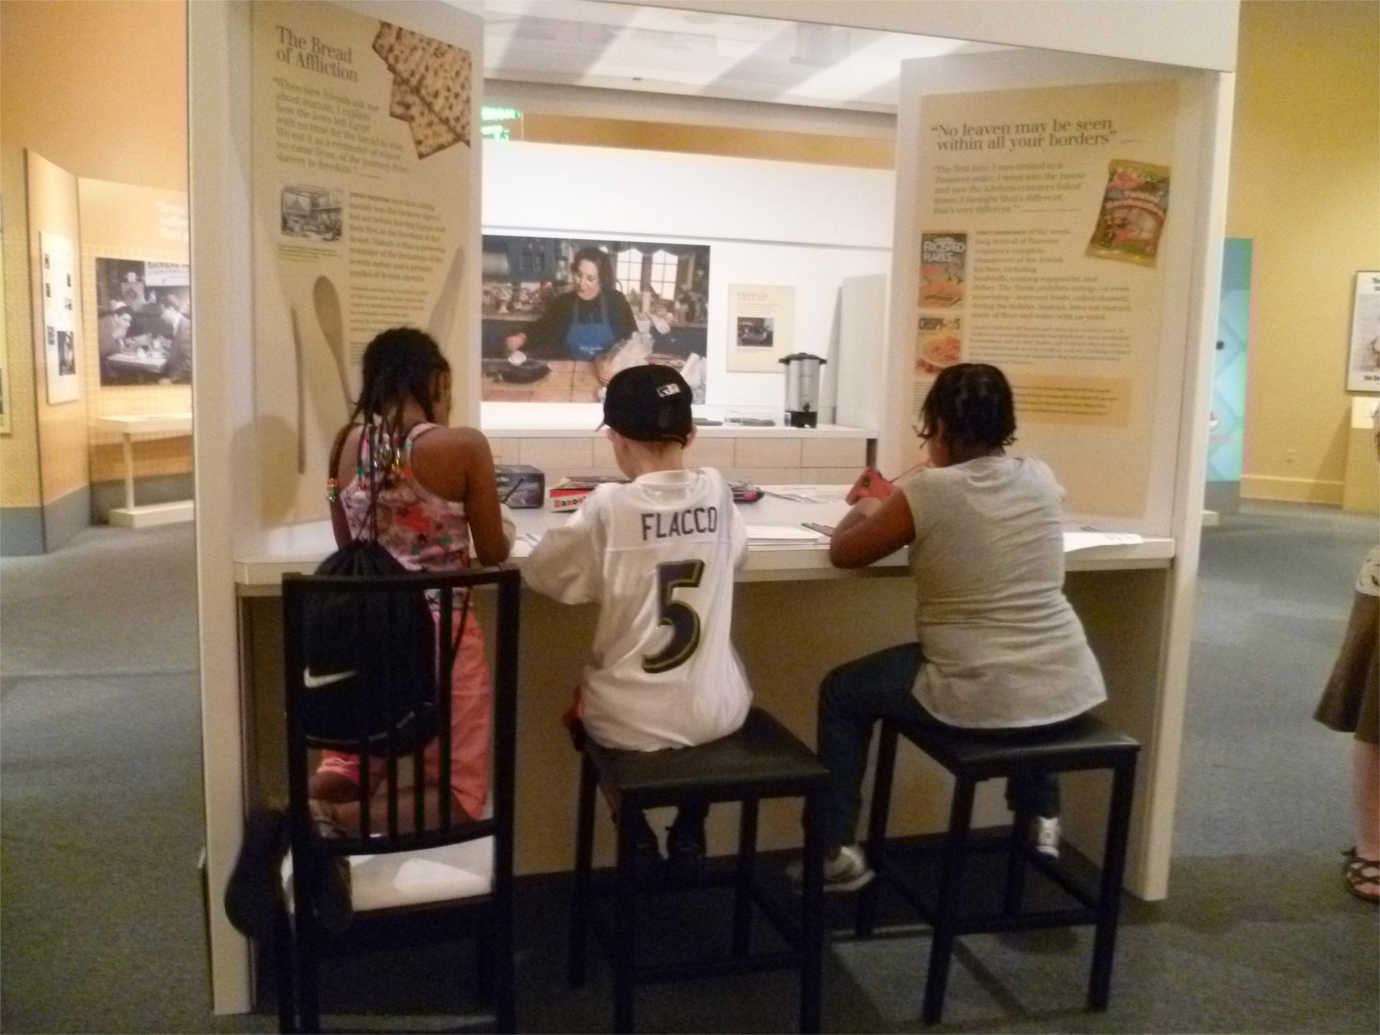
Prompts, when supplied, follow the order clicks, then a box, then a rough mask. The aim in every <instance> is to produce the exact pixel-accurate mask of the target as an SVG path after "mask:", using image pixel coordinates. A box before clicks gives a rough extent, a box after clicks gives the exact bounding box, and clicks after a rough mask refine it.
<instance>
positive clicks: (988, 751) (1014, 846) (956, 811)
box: [857, 716, 1140, 1024]
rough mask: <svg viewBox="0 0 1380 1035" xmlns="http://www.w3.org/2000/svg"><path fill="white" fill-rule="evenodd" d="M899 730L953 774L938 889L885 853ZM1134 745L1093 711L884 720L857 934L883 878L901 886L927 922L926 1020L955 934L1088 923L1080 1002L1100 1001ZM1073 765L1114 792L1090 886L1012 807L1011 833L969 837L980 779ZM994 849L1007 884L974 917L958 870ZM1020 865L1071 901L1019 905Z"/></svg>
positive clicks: (937, 1002) (935, 1014)
mask: <svg viewBox="0 0 1380 1035" xmlns="http://www.w3.org/2000/svg"><path fill="white" fill-rule="evenodd" d="M901 736H904V737H905V738H906V739H907V740H909V741H910V742H911V743H913V744H914V745H915V746H916V747H918V748H920V750H922V751H924V752H925V754H927V755H929V756H930V757H931V758H933V759H934V760H935V761H936V762H938V763H939V764H940V765H942V766H943V767H944V768H945V769H947V770H948V771H949V772H950V773H952V774H953V776H954V781H955V783H954V792H953V799H952V802H951V805H950V810H949V829H948V832H947V833H946V834H945V835H944V846H943V861H942V865H941V872H940V879H939V887H938V888H937V889H935V895H934V896H933V897H930V896H928V895H926V894H924V893H922V891H921V889H919V888H918V887H916V885H915V882H914V881H913V880H912V879H911V878H910V877H909V875H908V874H907V873H906V872H905V871H904V869H903V868H902V867H900V866H899V865H897V863H896V862H895V861H893V860H892V859H890V858H888V856H887V851H886V824H887V813H888V811H889V809H890V807H891V781H892V775H893V772H894V770H895V766H896V744H897V739H898V737H901ZM1139 750H1140V745H1139V744H1137V743H1136V742H1135V741H1134V740H1132V739H1131V738H1130V737H1128V736H1126V735H1125V734H1123V733H1119V732H1117V731H1116V730H1114V729H1111V728H1110V727H1108V726H1106V725H1105V724H1103V723H1102V722H1100V721H1098V720H1097V719H1094V718H1092V717H1091V716H1085V717H1083V718H1081V719H1076V720H1073V721H1071V722H1068V723H1060V724H1058V725H1057V726H1052V727H1048V728H1044V729H1039V728H1037V729H1034V730H1030V731H1027V732H1013V733H1011V734H1001V735H994V734H992V733H990V732H976V733H975V732H973V731H971V730H962V729H957V728H954V727H942V726H935V725H932V724H926V725H923V726H909V725H907V726H902V725H898V724H897V723H895V722H893V721H891V720H889V719H888V720H883V722H882V733H881V742H880V744H879V746H878V749H877V775H876V781H875V783H874V789H873V792H872V814H871V819H870V823H869V832H868V841H867V858H868V862H869V864H870V865H871V866H872V868H873V869H874V870H875V871H876V873H877V880H874V881H873V882H872V884H871V885H869V886H868V887H867V888H865V889H864V890H863V892H862V894H861V895H860V896H859V899H858V913H857V935H858V937H859V938H866V937H869V936H871V935H872V933H873V931H874V929H875V926H876V913H877V896H878V894H879V892H880V888H881V886H882V885H883V884H888V885H890V886H892V887H894V888H895V889H896V890H897V891H899V892H900V893H901V895H902V897H903V898H905V899H906V901H908V902H909V903H910V904H911V905H912V906H913V907H915V909H916V910H917V911H918V912H919V913H920V914H921V916H923V917H924V918H925V920H926V921H927V922H928V923H930V924H931V925H932V927H933V940H932V942H931V946H930V962H929V973H928V974H927V976H926V979H925V1002H924V1021H925V1023H926V1024H933V1023H936V1022H938V1021H939V1020H940V1019H941V1018H942V1016H943V1012H944V992H945V989H946V987H947V985H948V979H949V958H950V956H951V954H952V953H953V947H954V940H955V939H956V938H957V936H958V935H961V934H972V933H976V932H991V931H1021V930H1031V929H1035V928H1047V927H1068V926H1071V925H1075V924H1091V925H1093V926H1094V928H1095V929H1096V935H1095V937H1094V940H1093V960H1092V973H1091V977H1090V978H1089V982H1088V1005H1089V1007H1090V1008H1092V1009H1094V1010H1103V1009H1106V1007H1107V1001H1108V997H1109V995H1110V988H1111V980H1112V954H1113V951H1114V948H1115V944H1116V927H1117V919H1118V916H1119V915H1120V910H1121V884H1122V878H1123V874H1124V871H1125V868H1126V842H1127V837H1128V835H1129V831H1130V823H1131V796H1132V792H1133V790H1134V788H1135V777H1136V754H1137V752H1138V751H1139ZM1080 769H1109V770H1111V772H1112V793H1111V797H1110V804H1109V807H1108V815H1107V832H1106V840H1105V842H1104V847H1103V853H1102V867H1101V873H1100V875H1099V878H1098V881H1097V886H1096V887H1095V888H1089V887H1087V886H1085V885H1084V884H1081V883H1079V882H1078V881H1077V880H1075V879H1074V878H1073V877H1072V876H1071V875H1070V874H1069V873H1068V872H1067V869H1066V867H1063V866H1061V865H1060V864H1059V863H1057V862H1055V861H1054V860H1052V859H1050V858H1048V857H1047V856H1044V855H1041V854H1040V853H1039V852H1037V851H1036V850H1035V848H1034V846H1032V845H1031V843H1030V840H1029V830H1030V822H1031V819H1032V815H1031V814H1030V813H1024V814H1022V813H1017V815H1016V816H1015V818H1014V821H1013V823H1012V827H1011V833H1010V836H1009V837H1007V838H1005V839H1003V840H997V841H982V842H975V841H972V840H970V838H969V836H968V835H969V830H970V827H971V824H972V816H973V794H974V790H975V788H976V785H977V784H978V783H980V782H982V781H983V780H990V779H993V778H997V777H1006V778H1010V777H1013V776H1023V775H1027V774H1032V773H1060V772H1069V771H1073V770H1080ZM985 849H996V850H1005V851H1006V853H1007V869H1006V889H1005V897H1004V902H1003V906H1002V909H1001V911H1000V912H999V913H996V914H994V915H986V916H972V915H968V914H966V913H963V912H961V911H960V909H959V907H960V905H961V903H962V902H963V901H964V896H963V871H964V862H965V857H966V855H967V853H968V852H969V851H971V850H985ZM1027 865H1030V866H1034V867H1035V868H1036V869H1037V870H1039V871H1040V872H1041V873H1042V874H1044V875H1045V876H1047V877H1048V878H1049V879H1050V880H1052V881H1054V882H1055V883H1056V884H1057V885H1058V886H1059V887H1060V888H1062V889H1063V890H1064V891H1065V892H1066V893H1067V894H1068V895H1069V896H1071V897H1072V898H1073V899H1074V900H1075V901H1076V902H1077V903H1078V906H1077V907H1076V908H1069V909H1053V910H1043V911H1039V912H1031V911H1026V910H1024V909H1023V905H1024V897H1025V877H1026V867H1027Z"/></svg>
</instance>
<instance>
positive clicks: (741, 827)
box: [733, 798, 757, 959]
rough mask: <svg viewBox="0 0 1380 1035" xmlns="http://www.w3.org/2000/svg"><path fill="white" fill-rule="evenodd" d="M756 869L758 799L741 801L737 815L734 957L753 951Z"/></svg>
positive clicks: (741, 956) (743, 955)
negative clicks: (753, 883) (753, 880)
mask: <svg viewBox="0 0 1380 1035" xmlns="http://www.w3.org/2000/svg"><path fill="white" fill-rule="evenodd" d="M756 865H757V799H756V798H744V799H743V803H742V806H741V807H740V809H739V812H738V869H737V880H736V882H735V886H734V891H733V955H734V956H736V957H738V958H739V959H742V958H743V957H745V956H747V954H748V953H749V952H751V951H752V877H753V872H754V869H755V867H756Z"/></svg>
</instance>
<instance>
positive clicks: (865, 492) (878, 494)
mask: <svg viewBox="0 0 1380 1035" xmlns="http://www.w3.org/2000/svg"><path fill="white" fill-rule="evenodd" d="M895 491H896V486H895V485H893V484H892V483H891V482H889V481H887V480H886V479H885V478H883V477H882V475H881V472H880V471H878V470H877V469H876V468H875V467H864V468H863V472H862V474H860V475H858V480H857V481H855V482H854V483H853V487H852V488H851V489H849V490H848V495H847V496H845V497H844V500H845V501H846V502H848V503H857V502H858V500H860V499H863V498H864V497H872V498H874V499H877V500H884V499H886V498H887V497H888V496H890V495H891V494H892V493H893V492H895Z"/></svg>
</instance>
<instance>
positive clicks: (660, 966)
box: [633, 952, 800, 985]
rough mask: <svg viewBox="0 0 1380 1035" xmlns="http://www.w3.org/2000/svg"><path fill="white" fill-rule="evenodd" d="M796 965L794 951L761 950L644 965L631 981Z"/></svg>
mask: <svg viewBox="0 0 1380 1035" xmlns="http://www.w3.org/2000/svg"><path fill="white" fill-rule="evenodd" d="M798 966H800V954H799V953H798V952H773V953H762V954H760V955H755V956H744V957H733V956H728V957H724V958H720V959H708V960H690V961H687V962H685V963H657V964H644V965H641V966H638V967H635V968H634V969H633V980H634V981H635V982H636V983H637V984H639V985H656V984H662V983H664V982H671V981H684V980H686V979H695V978H714V977H727V976H729V975H733V974H758V973H761V972H762V971H767V970H784V969H786V968H787V967H798Z"/></svg>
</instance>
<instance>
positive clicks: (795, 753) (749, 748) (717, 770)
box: [569, 708, 828, 1032]
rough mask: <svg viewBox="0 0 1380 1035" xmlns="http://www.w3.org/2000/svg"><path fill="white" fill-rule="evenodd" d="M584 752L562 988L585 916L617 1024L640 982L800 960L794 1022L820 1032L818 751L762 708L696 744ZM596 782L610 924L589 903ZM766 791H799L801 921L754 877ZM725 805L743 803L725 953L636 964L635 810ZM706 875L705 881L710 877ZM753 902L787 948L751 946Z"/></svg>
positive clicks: (625, 1025)
mask: <svg viewBox="0 0 1380 1035" xmlns="http://www.w3.org/2000/svg"><path fill="white" fill-rule="evenodd" d="M581 752H582V758H581V763H580V799H579V817H578V819H577V831H576V846H575V895H574V900H573V902H572V909H571V918H570V957H569V979H570V984H571V985H572V986H573V987H579V986H580V985H583V984H584V981H585V943H586V941H587V937H588V928H589V926H590V925H591V921H593V926H594V929H595V931H596V933H597V934H598V935H599V936H600V940H601V941H602V942H603V943H604V946H605V948H606V949H607V950H608V953H609V956H610V959H611V961H612V964H613V972H614V1030H615V1031H619V1032H627V1031H632V1030H633V993H634V990H635V988H636V986H637V985H638V984H648V983H653V982H661V981H675V980H680V979H683V978H697V977H712V976H717V975H720V974H735V973H745V972H753V971H761V970H767V969H774V968H778V967H794V966H798V967H799V968H800V1030H801V1031H803V1032H817V1031H819V1027H820V981H821V969H822V965H823V936H824V932H823V925H822V921H821V906H822V900H823V894H822V873H823V860H824V855H823V853H824V845H823V843H822V841H821V839H820V837H819V835H818V833H817V832H816V829H815V826H814V824H813V823H812V822H811V820H810V817H811V816H813V815H818V813H819V808H820V802H819V800H818V799H819V798H820V797H821V796H822V794H823V792H824V786H825V781H826V780H827V778H828V771H827V770H826V769H825V768H824V766H823V765H821V764H820V761H819V759H818V758H816V757H815V754H814V752H813V751H811V750H810V749H809V748H807V747H806V746H805V745H804V744H802V743H801V742H800V741H799V740H798V739H797V738H796V737H795V735H794V734H792V733H791V732H790V731H789V730H788V729H786V727H784V726H782V725H781V723H779V722H777V721H776V719H774V718H773V717H772V716H771V715H769V714H767V713H766V712H764V711H762V710H761V709H760V708H753V709H752V711H751V712H749V714H748V718H747V721H746V722H745V723H743V726H742V727H741V728H740V729H739V730H738V731H737V732H736V733H733V734H731V735H729V736H727V737H723V738H721V739H720V740H716V741H713V742H711V743H709V744H703V745H701V746H699V747H692V748H679V749H676V750H673V751H615V750H610V749H608V748H602V747H599V746H598V745H597V744H595V743H594V742H593V741H590V740H589V739H588V738H586V739H585V741H584V744H583V746H582V747H581ZM596 785H597V786H598V787H600V788H602V789H603V792H604V797H605V798H606V799H607V801H608V803H609V808H610V809H611V810H612V811H613V813H614V815H615V816H616V817H617V825H618V862H617V876H616V878H615V881H614V888H613V893H612V895H611V896H610V897H611V898H612V900H613V909H614V922H613V925H612V929H609V928H607V927H605V925H604V924H602V923H600V922H599V919H600V918H599V917H597V916H595V915H594V914H593V910H592V909H591V905H592V902H593V897H594V896H593V894H592V881H591V872H590V871H591V866H592V860H593V854H594V790H595V786H596ZM764 798H804V799H806V807H805V875H804V888H803V898H802V902H801V910H800V918H799V923H798V924H797V923H794V922H792V920H791V918H790V917H789V916H788V915H787V914H786V913H785V912H784V911H783V910H782V909H781V908H780V907H779V906H778V905H777V903H775V902H774V901H772V900H771V899H769V898H767V897H766V896H765V895H764V894H763V893H762V892H761V890H760V889H759V888H758V886H757V884H756V882H755V880H754V863H755V861H756V853H757V806H758V802H760V801H761V800H762V799H764ZM724 801H737V802H741V803H742V804H741V811H740V813H739V825H738V859H737V866H736V867H735V871H734V873H733V875H732V876H731V877H730V878H729V879H728V880H729V881H731V882H732V884H733V886H734V888H735V894H734V901H733V951H732V955H731V956H729V957H726V958H717V959H710V960H696V961H692V962H688V963H676V964H669V965H661V966H648V965H643V966H638V965H637V963H636V945H635V933H636V916H637V910H636V906H637V891H638V888H637V883H636V878H635V874H634V870H633V858H634V845H635V838H636V832H637V828H638V824H639V821H640V814H641V812H642V810H643V809H648V808H656V807H658V806H663V805H676V806H682V805H691V806H693V805H702V804H712V803H714V802H724ZM727 882H728V881H720V882H719V883H727ZM711 883H713V882H709V881H707V882H706V885H709V884H711ZM754 903H755V904H756V905H757V906H758V908H760V909H761V910H762V912H763V914H764V915H765V916H766V917H767V919H768V920H770V921H771V923H772V924H773V926H775V927H776V928H777V930H778V931H779V932H780V933H781V935H782V937H783V938H785V939H786V941H787V942H789V943H790V944H791V946H792V948H791V950H790V951H787V952H781V953H773V954H766V953H759V954H753V953H752V952H751V935H752V906H753V904H754Z"/></svg>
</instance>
